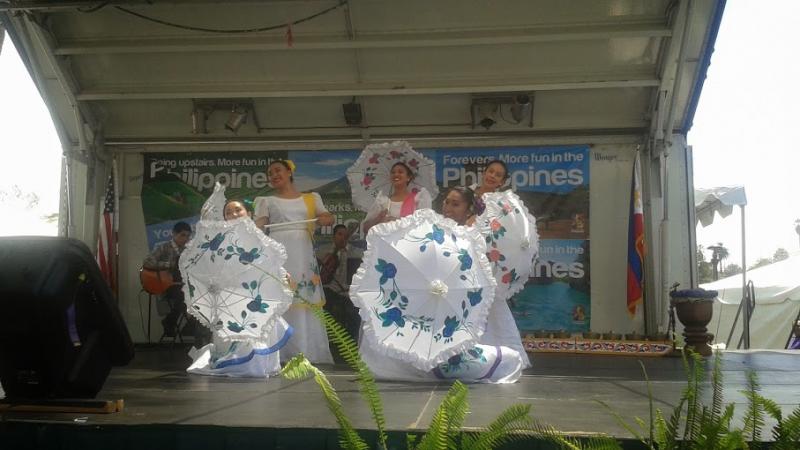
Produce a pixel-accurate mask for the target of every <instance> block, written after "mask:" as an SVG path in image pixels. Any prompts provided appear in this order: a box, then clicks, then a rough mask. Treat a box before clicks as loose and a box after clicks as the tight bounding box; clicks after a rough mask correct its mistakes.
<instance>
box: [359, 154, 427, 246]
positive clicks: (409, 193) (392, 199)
mask: <svg viewBox="0 0 800 450" xmlns="http://www.w3.org/2000/svg"><path fill="white" fill-rule="evenodd" d="M389 174H390V180H391V181H392V191H391V193H390V195H389V196H388V197H387V196H385V195H383V194H382V193H379V194H378V196H377V197H376V198H375V203H373V204H372V207H370V209H369V211H367V216H366V218H364V223H363V225H362V226H363V231H364V235H366V234H367V232H368V231H369V229H370V228H372V227H373V226H375V225H377V224H379V223H385V222H391V221H393V220H397V219H399V218H401V217H405V216H409V215H411V214H413V213H414V211H416V210H418V209H423V208H430V207H431V202H432V198H431V194H430V192H428V190H427V189H425V188H419V189H409V187H408V186H409V184H410V183H411V180H413V179H414V176H415V174H414V171H413V170H412V169H411V167H409V166H408V164H406V163H404V162H402V161H401V162H397V163H395V164H394V165H393V166H392V168H391V170H390V172H389Z"/></svg>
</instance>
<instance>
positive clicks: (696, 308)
mask: <svg viewBox="0 0 800 450" xmlns="http://www.w3.org/2000/svg"><path fill="white" fill-rule="evenodd" d="M717 294H718V293H717V291H707V290H705V289H699V288H698V289H680V290H678V289H677V285H676V286H675V287H673V288H672V290H671V291H670V293H669V296H670V307H671V308H674V309H675V312H676V313H677V314H678V320H680V321H681V323H682V324H683V337H684V339H685V342H686V345H685V347H684V350H688V349H692V350H694V351H695V352H697V353H698V354H700V355H703V356H710V355H711V346H709V345H708V343H709V341H710V340H711V338H712V337H713V335H711V334H709V333H708V332H707V331H708V330H707V329H706V326H707V325H708V323H709V322H711V315H712V313H713V311H714V299H715V298H717Z"/></svg>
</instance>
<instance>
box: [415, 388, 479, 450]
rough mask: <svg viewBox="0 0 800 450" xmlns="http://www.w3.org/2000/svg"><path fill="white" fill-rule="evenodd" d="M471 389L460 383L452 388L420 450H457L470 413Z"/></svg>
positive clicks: (433, 420)
mask: <svg viewBox="0 0 800 450" xmlns="http://www.w3.org/2000/svg"><path fill="white" fill-rule="evenodd" d="M467 394H469V389H467V387H466V386H465V385H464V384H463V383H462V382H460V381H456V382H455V383H453V385H452V386H450V389H449V390H448V391H447V395H445V397H444V399H443V400H442V403H440V404H439V407H438V408H437V409H436V412H435V413H434V414H433V419H432V420H431V425H430V427H429V428H428V432H427V433H425V435H424V436H423V437H422V440H421V441H420V443H419V447H418V448H420V449H453V450H455V449H457V448H458V447H459V446H458V442H457V440H458V438H459V436H460V434H461V426H462V425H463V423H464V417H466V415H467V412H468V411H469V402H468V401H467Z"/></svg>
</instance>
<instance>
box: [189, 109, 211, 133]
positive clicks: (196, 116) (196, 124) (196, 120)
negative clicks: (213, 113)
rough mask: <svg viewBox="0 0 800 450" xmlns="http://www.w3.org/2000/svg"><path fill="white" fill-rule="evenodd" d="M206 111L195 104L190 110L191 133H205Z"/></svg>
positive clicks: (206, 130) (206, 129)
mask: <svg viewBox="0 0 800 450" xmlns="http://www.w3.org/2000/svg"><path fill="white" fill-rule="evenodd" d="M207 121H208V111H207V110H206V109H204V108H200V107H197V106H195V108H194V109H193V110H192V134H206V133H208V127H207V126H206V123H207Z"/></svg>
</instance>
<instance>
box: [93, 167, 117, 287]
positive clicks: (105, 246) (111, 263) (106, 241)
mask: <svg viewBox="0 0 800 450" xmlns="http://www.w3.org/2000/svg"><path fill="white" fill-rule="evenodd" d="M114 172H115V171H114V170H112V171H111V175H109V176H108V184H106V196H105V201H104V202H103V212H102V213H101V214H100V224H99V225H98V229H97V264H98V265H99V266H100V271H101V272H102V273H103V278H105V280H106V282H107V283H108V285H109V286H111V290H112V291H114V292H115V293H116V292H117V277H116V274H115V273H114V269H115V266H116V264H115V258H114V255H115V254H116V246H117V196H116V190H115V189H114Z"/></svg>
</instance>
